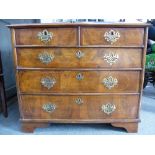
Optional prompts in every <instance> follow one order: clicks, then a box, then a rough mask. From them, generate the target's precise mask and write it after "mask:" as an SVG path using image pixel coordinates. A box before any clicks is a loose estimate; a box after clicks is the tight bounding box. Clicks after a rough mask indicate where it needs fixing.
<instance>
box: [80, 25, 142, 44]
mask: <svg viewBox="0 0 155 155" xmlns="http://www.w3.org/2000/svg"><path fill="white" fill-rule="evenodd" d="M143 40H144V29H143V28H92V27H90V28H87V27H86V28H84V27H83V28H81V44H82V45H111V46H115V45H118V46H142V45H143V44H144V43H143Z"/></svg>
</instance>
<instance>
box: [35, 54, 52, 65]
mask: <svg viewBox="0 0 155 155" xmlns="http://www.w3.org/2000/svg"><path fill="white" fill-rule="evenodd" d="M38 59H39V60H40V62H42V63H44V64H49V63H51V62H52V61H53V60H54V55H52V54H50V53H48V52H46V51H44V52H42V53H39V55H38Z"/></svg>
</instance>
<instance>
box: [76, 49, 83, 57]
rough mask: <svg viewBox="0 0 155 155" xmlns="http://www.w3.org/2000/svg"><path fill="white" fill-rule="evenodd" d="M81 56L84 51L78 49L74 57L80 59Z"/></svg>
mask: <svg viewBox="0 0 155 155" xmlns="http://www.w3.org/2000/svg"><path fill="white" fill-rule="evenodd" d="M83 56H84V53H83V52H82V51H80V50H79V51H77V52H76V57H77V58H78V59H81V58H82V57H83Z"/></svg>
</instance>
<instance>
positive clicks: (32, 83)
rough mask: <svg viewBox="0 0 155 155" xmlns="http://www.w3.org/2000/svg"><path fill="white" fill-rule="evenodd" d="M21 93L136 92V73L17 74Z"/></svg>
mask: <svg viewBox="0 0 155 155" xmlns="http://www.w3.org/2000/svg"><path fill="white" fill-rule="evenodd" d="M18 74H19V77H18V78H19V88H20V91H21V92H28V93H32V92H33V93H37V92H40V93H42V92H48V93H50V92H51V93H52V92H60V93H63V92H64V93H69V92H70V93H73V92H88V93H89V92H90V93H94V92H96V93H97V92H110V93H112V92H121V93H124V92H139V80H140V72H139V71H19V73H18Z"/></svg>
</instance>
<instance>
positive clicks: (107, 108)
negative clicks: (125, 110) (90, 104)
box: [101, 103, 116, 115]
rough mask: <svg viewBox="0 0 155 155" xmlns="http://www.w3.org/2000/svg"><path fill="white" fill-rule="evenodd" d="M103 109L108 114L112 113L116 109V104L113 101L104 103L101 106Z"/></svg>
mask: <svg viewBox="0 0 155 155" xmlns="http://www.w3.org/2000/svg"><path fill="white" fill-rule="evenodd" d="M101 110H102V111H103V112H104V113H106V114H107V115H110V114H111V113H113V112H114V111H115V110H116V106H115V105H114V104H112V103H107V104H103V105H102V106H101Z"/></svg>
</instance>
